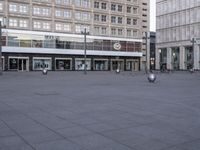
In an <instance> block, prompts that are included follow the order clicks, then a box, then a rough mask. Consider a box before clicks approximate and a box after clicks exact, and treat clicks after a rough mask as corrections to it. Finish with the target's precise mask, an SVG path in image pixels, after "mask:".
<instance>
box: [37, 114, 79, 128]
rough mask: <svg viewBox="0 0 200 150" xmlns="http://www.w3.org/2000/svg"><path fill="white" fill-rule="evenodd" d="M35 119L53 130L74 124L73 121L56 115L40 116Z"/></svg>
mask: <svg viewBox="0 0 200 150" xmlns="http://www.w3.org/2000/svg"><path fill="white" fill-rule="evenodd" d="M37 121H38V122H40V123H41V124H42V125H44V126H46V127H48V128H50V129H53V130H56V129H62V128H67V127H73V126H75V124H74V123H72V122H70V121H67V120H63V119H60V118H57V117H51V118H41V119H38V120H37Z"/></svg>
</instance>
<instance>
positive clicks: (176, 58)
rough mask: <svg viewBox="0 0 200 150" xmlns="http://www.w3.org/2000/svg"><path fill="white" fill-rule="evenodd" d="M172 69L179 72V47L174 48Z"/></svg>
mask: <svg viewBox="0 0 200 150" xmlns="http://www.w3.org/2000/svg"><path fill="white" fill-rule="evenodd" d="M171 57H172V68H173V70H179V67H180V52H179V47H174V48H172V56H171Z"/></svg>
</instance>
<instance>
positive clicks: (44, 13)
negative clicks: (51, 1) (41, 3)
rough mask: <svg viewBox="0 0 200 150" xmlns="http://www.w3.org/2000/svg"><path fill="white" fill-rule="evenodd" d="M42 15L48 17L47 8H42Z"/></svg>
mask: <svg viewBox="0 0 200 150" xmlns="http://www.w3.org/2000/svg"><path fill="white" fill-rule="evenodd" d="M42 15H44V16H49V15H50V10H49V9H48V8H42Z"/></svg>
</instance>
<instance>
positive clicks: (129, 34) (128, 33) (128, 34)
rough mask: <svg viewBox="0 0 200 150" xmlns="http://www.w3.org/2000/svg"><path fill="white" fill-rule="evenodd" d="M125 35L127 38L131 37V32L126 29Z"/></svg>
mask: <svg viewBox="0 0 200 150" xmlns="http://www.w3.org/2000/svg"><path fill="white" fill-rule="evenodd" d="M126 34H127V36H128V37H131V36H132V31H131V30H129V29H128V30H127V31H126Z"/></svg>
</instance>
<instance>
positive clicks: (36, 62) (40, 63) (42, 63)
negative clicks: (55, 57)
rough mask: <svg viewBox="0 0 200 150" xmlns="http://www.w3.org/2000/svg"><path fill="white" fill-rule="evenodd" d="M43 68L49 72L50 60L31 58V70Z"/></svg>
mask: <svg viewBox="0 0 200 150" xmlns="http://www.w3.org/2000/svg"><path fill="white" fill-rule="evenodd" d="M44 68H45V69H48V70H51V68H52V62H51V58H33V70H42V69H44Z"/></svg>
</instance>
